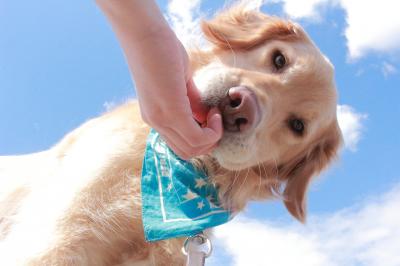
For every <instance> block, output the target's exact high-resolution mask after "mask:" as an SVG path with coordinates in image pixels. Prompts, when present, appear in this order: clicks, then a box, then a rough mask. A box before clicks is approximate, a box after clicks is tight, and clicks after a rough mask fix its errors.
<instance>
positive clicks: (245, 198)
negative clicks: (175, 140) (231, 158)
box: [192, 155, 280, 214]
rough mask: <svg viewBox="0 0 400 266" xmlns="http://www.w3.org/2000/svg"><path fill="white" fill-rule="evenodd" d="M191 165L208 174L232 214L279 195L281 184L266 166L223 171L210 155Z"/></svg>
mask: <svg viewBox="0 0 400 266" xmlns="http://www.w3.org/2000/svg"><path fill="white" fill-rule="evenodd" d="M192 163H193V164H194V165H195V167H197V168H199V169H203V170H205V171H206V172H207V175H208V178H209V180H210V182H211V183H213V184H214V185H215V186H216V187H217V188H218V194H219V200H220V202H221V204H222V206H223V207H224V208H225V209H227V210H230V211H231V212H232V213H233V214H235V213H238V212H240V211H241V210H243V209H244V208H245V207H246V205H247V203H248V202H249V201H251V200H263V199H268V198H273V197H274V196H275V197H276V195H277V194H279V191H280V182H279V181H278V180H277V178H276V175H275V174H274V173H272V172H273V171H271V168H270V167H267V166H265V165H264V164H259V165H257V166H256V167H252V168H246V169H242V170H235V171H232V170H229V169H225V168H223V167H221V166H220V165H219V163H218V162H217V160H216V159H215V158H213V157H212V156H210V155H203V156H200V157H197V158H195V159H193V160H192Z"/></svg>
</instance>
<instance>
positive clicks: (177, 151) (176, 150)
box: [160, 134, 191, 160]
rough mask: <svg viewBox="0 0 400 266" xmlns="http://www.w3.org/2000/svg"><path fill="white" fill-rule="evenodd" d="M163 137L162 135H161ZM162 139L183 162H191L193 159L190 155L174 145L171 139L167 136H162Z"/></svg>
mask: <svg viewBox="0 0 400 266" xmlns="http://www.w3.org/2000/svg"><path fill="white" fill-rule="evenodd" d="M160 135H161V134H160ZM161 137H162V139H163V140H164V141H165V143H166V144H167V146H168V147H169V148H170V149H171V150H172V151H173V152H174V153H175V154H176V155H177V156H178V157H179V158H181V159H183V160H189V159H190V158H191V156H190V155H189V154H187V153H186V152H185V151H183V150H182V149H180V148H178V146H177V145H175V144H174V142H173V141H171V139H170V138H169V137H167V136H166V135H161Z"/></svg>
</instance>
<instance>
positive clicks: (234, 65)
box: [221, 34, 236, 68]
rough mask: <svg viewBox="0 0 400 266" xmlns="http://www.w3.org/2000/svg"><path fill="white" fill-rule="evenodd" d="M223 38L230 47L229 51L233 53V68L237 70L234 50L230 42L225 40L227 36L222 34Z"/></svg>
mask: <svg viewBox="0 0 400 266" xmlns="http://www.w3.org/2000/svg"><path fill="white" fill-rule="evenodd" d="M221 37H222V38H224V40H225V42H226V44H227V45H228V46H229V50H231V52H232V56H233V67H234V68H236V53H235V51H234V50H233V48H232V45H231V44H230V43H229V41H228V40H227V39H226V38H225V36H224V35H223V34H221Z"/></svg>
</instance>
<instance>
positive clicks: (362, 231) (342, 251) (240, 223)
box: [209, 184, 400, 266]
mask: <svg viewBox="0 0 400 266" xmlns="http://www.w3.org/2000/svg"><path fill="white" fill-rule="evenodd" d="M398 206H400V184H398V185H396V186H395V187H394V188H393V189H392V190H391V191H389V192H387V193H385V194H383V195H382V196H380V197H377V198H375V199H372V200H369V201H365V202H363V203H362V204H360V205H359V206H354V207H351V208H348V209H345V210H341V211H338V212H336V213H334V214H332V215H326V216H323V215H321V216H314V217H311V219H310V221H309V222H308V224H307V225H306V226H303V225H299V224H298V223H293V224H276V223H272V222H270V221H259V220H254V219H247V218H245V217H237V218H236V219H235V220H233V221H232V222H230V223H228V224H226V225H223V226H220V227H218V228H217V229H216V232H215V235H216V241H214V242H216V244H217V250H221V249H223V250H224V252H226V253H227V255H228V257H230V258H231V260H232V263H233V265H237V266H242V265H243V266H247V265H252V266H257V265H260V266H261V265H263V266H264V265H274V266H286V265H297V266H319V265H321V266H322V265H323V266H341V265H346V266H352V265H365V266H380V265H385V266H398V265H400V253H399V247H400V226H399V224H400V212H399V211H398ZM210 262H213V260H210ZM213 264H214V265H218V263H215V259H214V263H211V265H213ZM209 265H210V264H209ZM225 265H227V264H225Z"/></svg>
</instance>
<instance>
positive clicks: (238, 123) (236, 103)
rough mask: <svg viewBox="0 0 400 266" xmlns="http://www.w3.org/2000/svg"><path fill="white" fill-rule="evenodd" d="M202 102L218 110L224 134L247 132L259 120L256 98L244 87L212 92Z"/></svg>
mask: <svg viewBox="0 0 400 266" xmlns="http://www.w3.org/2000/svg"><path fill="white" fill-rule="evenodd" d="M203 102H204V103H205V104H206V105H208V106H210V107H218V108H219V110H220V112H221V114H222V120H223V126H224V131H225V132H230V133H244V132H247V131H249V130H250V129H253V128H255V127H256V126H257V125H258V124H259V122H260V119H261V112H260V107H259V104H258V100H257V96H256V95H255V93H254V92H253V91H252V90H250V89H249V88H247V87H245V86H236V87H231V88H229V89H226V90H220V91H218V92H212V93H210V94H209V95H207V97H205V99H203Z"/></svg>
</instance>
